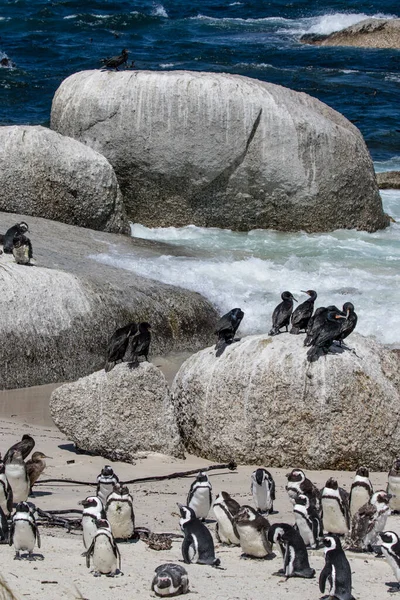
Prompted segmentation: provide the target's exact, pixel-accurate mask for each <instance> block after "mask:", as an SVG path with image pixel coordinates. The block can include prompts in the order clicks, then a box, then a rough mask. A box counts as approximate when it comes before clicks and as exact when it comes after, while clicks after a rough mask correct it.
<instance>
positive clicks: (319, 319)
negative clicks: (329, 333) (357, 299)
mask: <svg viewBox="0 0 400 600" xmlns="http://www.w3.org/2000/svg"><path fill="white" fill-rule="evenodd" d="M330 310H331V311H338V312H340V310H339V309H338V308H337V307H336V306H334V305H333V304H331V305H330V306H320V307H319V308H317V310H316V311H315V313H314V314H313V316H312V317H311V319H310V320H309V322H308V325H307V329H306V334H307V335H306V338H305V340H304V345H305V346H311V342H312V339H313V338H314V336H315V334H316V333H317V332H318V331H319V329H320V328H321V326H322V325H323V324H324V323H325V319H326V315H327V314H328V312H329V311H330Z"/></svg>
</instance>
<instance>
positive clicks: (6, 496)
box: [0, 462, 13, 517]
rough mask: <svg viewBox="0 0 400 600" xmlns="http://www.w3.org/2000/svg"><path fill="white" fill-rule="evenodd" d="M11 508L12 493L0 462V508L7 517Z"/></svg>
mask: <svg viewBox="0 0 400 600" xmlns="http://www.w3.org/2000/svg"><path fill="white" fill-rule="evenodd" d="M12 507H13V493H12V489H11V485H10V483H9V481H8V479H7V477H6V467H5V464H4V463H3V462H0V508H1V509H2V511H3V512H4V514H5V515H6V516H7V517H9V516H10V515H11V512H12Z"/></svg>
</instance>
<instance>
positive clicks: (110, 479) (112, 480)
mask: <svg viewBox="0 0 400 600" xmlns="http://www.w3.org/2000/svg"><path fill="white" fill-rule="evenodd" d="M118 483H119V479H118V477H117V475H116V474H115V473H114V470H113V468H112V467H110V466H109V465H105V467H103V468H102V470H101V473H100V475H98V476H97V491H96V496H97V497H98V498H100V500H101V501H102V503H103V506H105V505H106V502H107V498H108V496H109V495H110V494H111V492H113V491H114V486H115V485H117V484H118Z"/></svg>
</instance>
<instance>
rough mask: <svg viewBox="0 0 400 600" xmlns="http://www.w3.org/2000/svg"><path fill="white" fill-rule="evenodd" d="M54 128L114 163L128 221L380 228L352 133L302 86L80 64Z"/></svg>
mask: <svg viewBox="0 0 400 600" xmlns="http://www.w3.org/2000/svg"><path fill="white" fill-rule="evenodd" d="M51 127H52V128H53V129H54V130H56V131H58V132H60V133H62V134H63V135H69V136H71V137H73V138H76V139H77V140H79V141H81V142H83V143H85V144H87V145H89V146H91V147H92V148H94V149H95V150H97V151H98V152H101V153H102V154H104V156H106V157H107V159H108V160H109V161H110V163H111V164H112V165H113V167H114V169H115V172H116V174H117V177H118V181H119V184H120V186H121V190H122V192H123V195H124V204H125V208H126V210H127V213H128V216H129V218H130V219H131V220H132V221H135V222H139V223H142V224H143V225H147V226H149V227H158V226H162V227H163V226H175V227H179V226H183V225H187V224H191V223H193V224H195V225H198V226H204V227H211V226H213V227H221V228H231V229H235V230H241V231H247V230H251V229H257V228H272V229H278V230H282V231H299V230H306V231H310V232H312V231H327V230H333V229H337V228H356V229H364V230H367V231H375V230H376V229H380V228H383V227H385V226H387V225H388V223H389V221H388V217H387V216H386V215H385V214H384V213H383V209H382V202H381V198H380V196H379V191H378V186H377V183H376V178H375V173H374V169H373V164H372V161H371V157H370V155H369V153H368V150H367V148H366V145H365V143H364V140H363V138H362V135H361V133H360V131H359V130H358V129H357V128H356V127H355V126H354V125H352V123H350V122H349V121H348V120H347V119H345V118H344V117H343V116H342V115H341V114H339V113H338V112H336V111H334V110H333V109H331V108H329V107H328V106H327V105H326V104H323V103H322V102H320V101H319V100H316V99H315V98H312V97H311V96H308V95H307V94H303V93H298V92H294V91H292V90H290V89H287V88H284V87H281V86H278V85H273V84H271V83H265V82H262V81H258V80H255V79H250V78H247V77H241V76H239V75H229V74H222V73H202V72H189V71H169V72H159V71H158V72H152V71H126V72H119V73H116V72H111V71H99V70H97V71H83V72H80V73H75V74H74V75H71V76H70V77H68V78H67V79H66V80H65V81H63V82H62V84H61V86H60V87H59V88H58V90H57V92H56V94H55V96H54V99H53V104H52V111H51Z"/></svg>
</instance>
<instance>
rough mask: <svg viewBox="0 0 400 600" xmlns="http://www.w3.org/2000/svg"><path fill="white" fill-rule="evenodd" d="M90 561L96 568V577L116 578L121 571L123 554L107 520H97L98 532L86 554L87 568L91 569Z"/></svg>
mask: <svg viewBox="0 0 400 600" xmlns="http://www.w3.org/2000/svg"><path fill="white" fill-rule="evenodd" d="M90 559H92V562H93V566H94V569H95V571H94V576H95V577H100V575H107V577H115V575H118V573H120V571H121V554H120V551H119V549H118V546H117V544H116V543H115V540H114V537H113V534H112V533H111V527H110V524H109V523H108V521H107V520H106V519H97V520H96V532H95V534H94V536H93V539H92V542H91V544H90V546H89V548H88V551H87V552H86V566H87V568H88V569H89V568H90Z"/></svg>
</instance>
